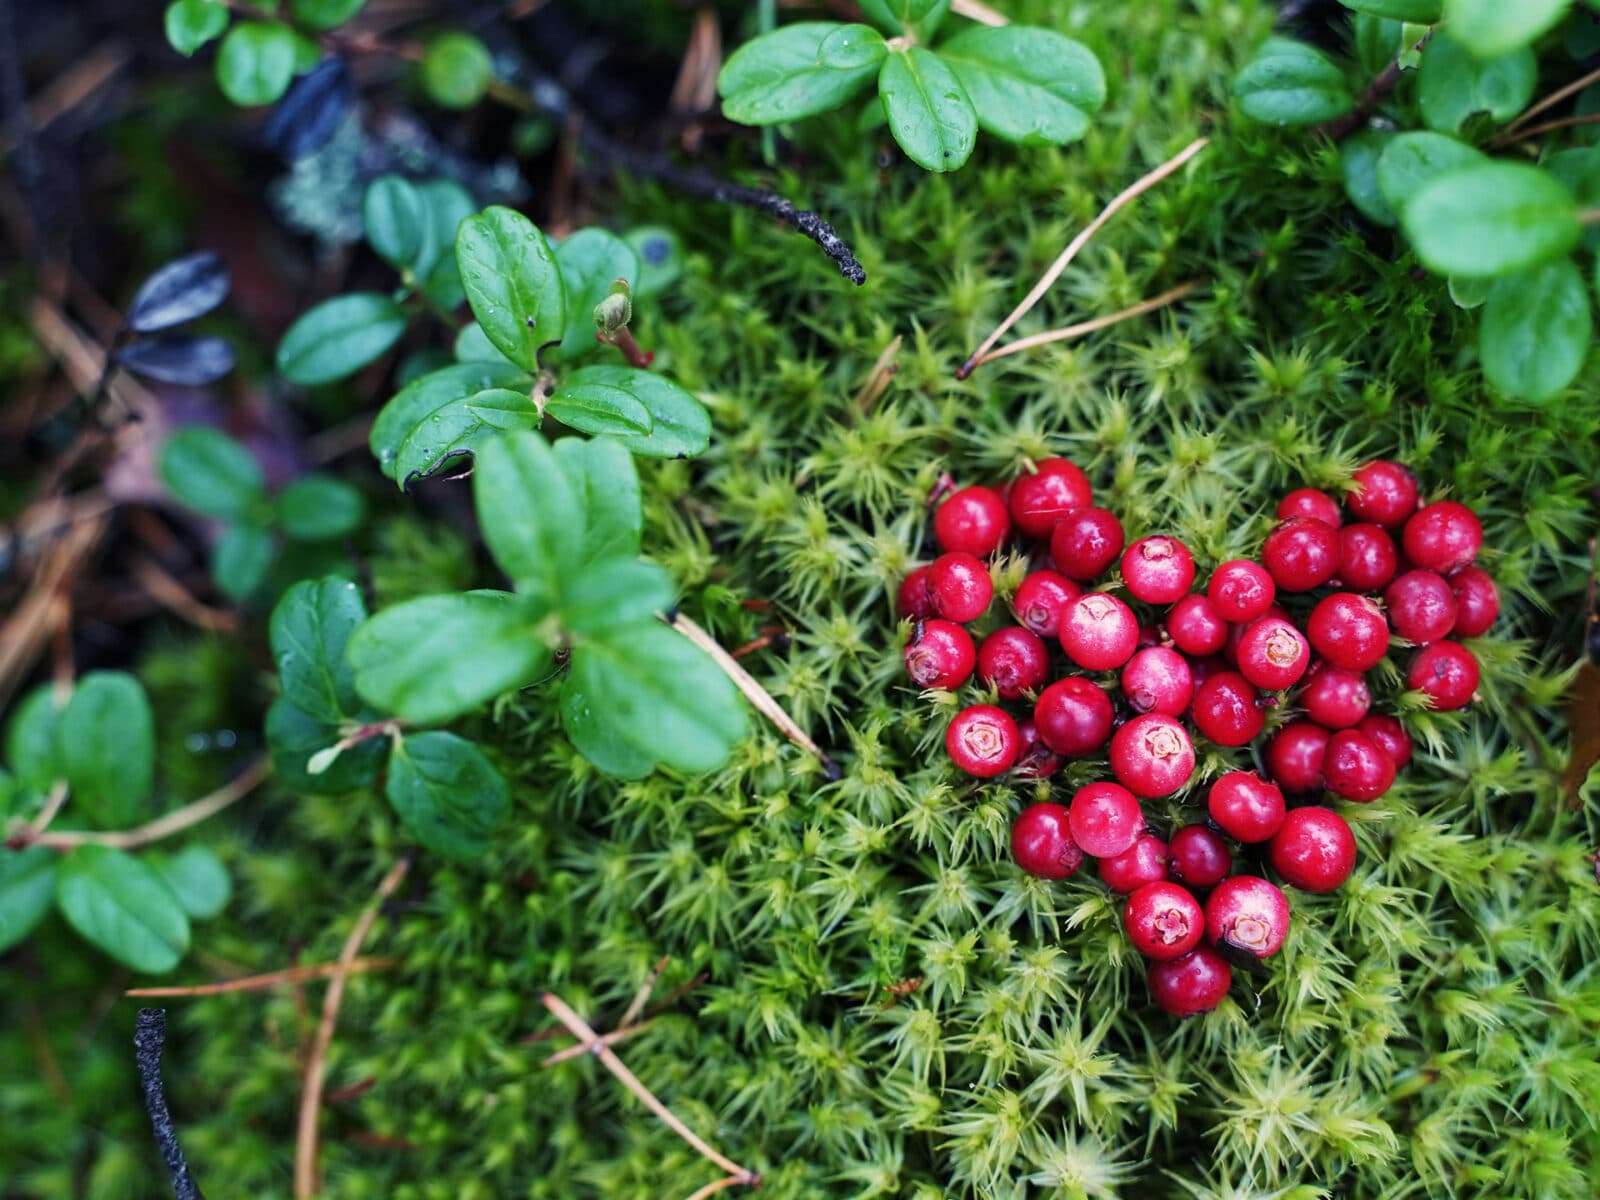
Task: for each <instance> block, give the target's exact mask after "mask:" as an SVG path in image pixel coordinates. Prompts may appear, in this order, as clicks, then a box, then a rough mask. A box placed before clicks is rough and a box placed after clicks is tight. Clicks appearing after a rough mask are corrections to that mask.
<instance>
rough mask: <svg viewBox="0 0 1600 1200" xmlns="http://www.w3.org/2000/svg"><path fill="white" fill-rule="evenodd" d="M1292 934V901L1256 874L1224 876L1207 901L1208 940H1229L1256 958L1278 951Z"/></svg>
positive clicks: (1216, 943)
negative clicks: (1290, 916) (1290, 909)
mask: <svg viewBox="0 0 1600 1200" xmlns="http://www.w3.org/2000/svg"><path fill="white" fill-rule="evenodd" d="M1288 934H1289V901H1288V899H1287V898H1286V897H1285V896H1284V894H1283V893H1282V892H1281V891H1279V890H1278V889H1277V887H1276V886H1274V885H1273V884H1271V883H1268V882H1267V881H1266V880H1265V879H1262V878H1260V877H1259V876H1256V875H1235V876H1234V877H1233V878H1232V879H1224V880H1223V881H1222V882H1221V883H1219V884H1218V885H1217V888H1216V890H1215V891H1214V892H1212V893H1211V895H1210V897H1208V898H1207V900H1206V940H1207V941H1209V942H1210V943H1211V944H1212V945H1220V944H1221V943H1222V942H1224V941H1226V942H1228V943H1229V944H1231V945H1234V946H1237V947H1239V948H1240V949H1241V950H1248V951H1249V952H1250V953H1251V954H1254V955H1255V956H1256V957H1257V958H1267V957H1269V956H1271V955H1273V954H1276V953H1277V952H1278V947H1280V946H1282V945H1283V939H1284V938H1285V937H1287V936H1288Z"/></svg>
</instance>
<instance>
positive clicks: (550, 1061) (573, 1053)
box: [539, 1021, 650, 1067]
mask: <svg viewBox="0 0 1600 1200" xmlns="http://www.w3.org/2000/svg"><path fill="white" fill-rule="evenodd" d="M649 1028H650V1022H649V1021H642V1022H640V1023H639V1024H637V1025H629V1026H627V1027H625V1028H622V1029H613V1030H612V1031H611V1032H610V1033H607V1034H603V1035H601V1038H600V1040H601V1042H603V1043H604V1044H605V1045H607V1046H615V1045H616V1044H617V1043H618V1042H625V1041H627V1040H628V1039H629V1038H631V1037H632V1036H633V1035H634V1034H636V1033H643V1032H644V1031H645V1030H646V1029H649ZM593 1053H594V1047H592V1046H590V1045H587V1044H585V1043H583V1042H578V1043H576V1044H575V1045H572V1046H568V1047H567V1048H566V1049H565V1050H557V1051H556V1052H555V1053H554V1054H552V1055H550V1056H549V1057H547V1058H543V1059H541V1060H540V1061H539V1065H540V1066H541V1067H553V1066H555V1065H556V1064H557V1063H564V1062H567V1061H568V1060H569V1059H574V1058H582V1057H583V1056H584V1055H585V1054H593Z"/></svg>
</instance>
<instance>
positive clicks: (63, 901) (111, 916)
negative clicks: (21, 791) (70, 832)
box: [56, 846, 189, 975]
mask: <svg viewBox="0 0 1600 1200" xmlns="http://www.w3.org/2000/svg"><path fill="white" fill-rule="evenodd" d="M56 906H57V907H58V908H59V909H60V910H61V915H62V916H63V917H65V918H66V919H67V924H69V925H71V926H72V927H73V928H74V929H76V930H77V931H78V933H79V934H80V935H81V936H82V937H83V939H84V940H85V941H87V942H89V943H90V944H91V945H93V946H95V947H97V948H98V949H100V950H102V951H104V952H105V953H106V954H108V955H110V956H111V957H112V958H114V959H116V960H117V961H118V962H120V963H123V964H124V965H126V966H129V967H132V968H133V969H134V970H135V971H142V972H144V973H145V974H149V975H154V974H159V973H160V972H163V971H170V970H172V968H173V967H175V966H177V965H178V962H179V960H181V959H182V958H183V956H184V954H185V952H187V951H188V949H189V917H188V914H186V913H185V912H184V911H183V905H182V904H180V903H179V901H178V897H177V896H175V895H173V894H172V889H171V888H170V887H168V886H167V884H166V882H165V881H164V880H162V878H161V876H159V875H157V874H156V873H155V872H154V871H152V870H151V869H150V868H149V867H147V866H146V865H145V864H144V863H142V862H140V861H139V860H138V859H137V858H134V857H133V856H132V855H129V854H124V853H123V852H122V851H121V850H113V849H112V848H111V847H109V846H79V847H78V848H77V849H76V850H74V851H72V853H70V854H68V855H67V857H66V860H65V861H64V862H63V863H62V864H61V867H60V870H59V872H58V874H57V877H56Z"/></svg>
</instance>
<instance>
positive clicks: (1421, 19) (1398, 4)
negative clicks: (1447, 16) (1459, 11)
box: [1339, 0, 1443, 25]
mask: <svg viewBox="0 0 1600 1200" xmlns="http://www.w3.org/2000/svg"><path fill="white" fill-rule="evenodd" d="M1339 3H1341V4H1343V5H1344V6H1345V7H1346V8H1348V9H1353V10H1354V11H1356V12H1360V13H1369V14H1370V15H1372V16H1374V17H1388V18H1389V19H1390V20H1394V21H1415V22H1417V23H1418V24H1422V25H1432V24H1433V23H1434V22H1435V21H1437V20H1438V19H1439V16H1440V13H1441V11H1442V5H1443V0H1339Z"/></svg>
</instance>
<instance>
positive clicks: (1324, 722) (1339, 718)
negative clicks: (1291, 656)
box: [1300, 662, 1372, 729]
mask: <svg viewBox="0 0 1600 1200" xmlns="http://www.w3.org/2000/svg"><path fill="white" fill-rule="evenodd" d="M1300 705H1301V707H1302V708H1304V709H1305V710H1306V716H1308V717H1310V718H1311V719H1312V720H1313V721H1315V722H1316V723H1317V724H1318V725H1321V726H1322V727H1323V728H1324V729H1349V728H1350V727H1351V726H1353V725H1357V724H1359V723H1360V721H1361V718H1362V717H1364V716H1366V715H1367V710H1368V709H1369V708H1371V707H1372V691H1371V689H1370V688H1368V687H1367V680H1366V676H1364V675H1362V674H1361V673H1360V672H1358V671H1346V670H1345V669H1344V668H1343V667H1331V666H1329V665H1328V664H1327V663H1325V662H1319V663H1317V664H1316V665H1315V666H1314V667H1312V668H1311V670H1310V672H1309V673H1308V674H1307V676H1306V686H1305V687H1304V688H1303V689H1302V690H1301V692H1300Z"/></svg>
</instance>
